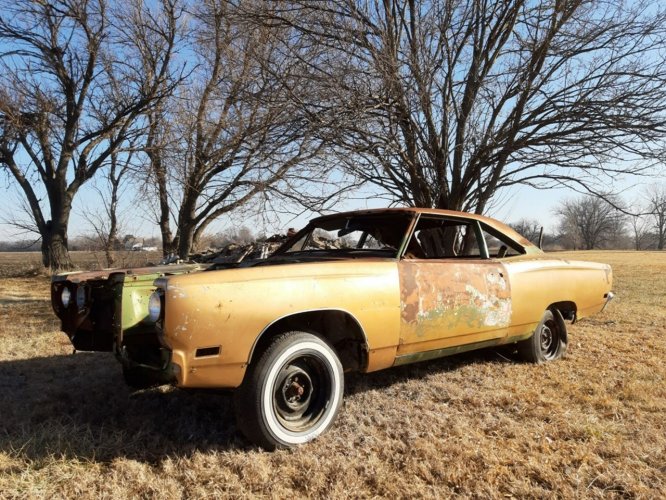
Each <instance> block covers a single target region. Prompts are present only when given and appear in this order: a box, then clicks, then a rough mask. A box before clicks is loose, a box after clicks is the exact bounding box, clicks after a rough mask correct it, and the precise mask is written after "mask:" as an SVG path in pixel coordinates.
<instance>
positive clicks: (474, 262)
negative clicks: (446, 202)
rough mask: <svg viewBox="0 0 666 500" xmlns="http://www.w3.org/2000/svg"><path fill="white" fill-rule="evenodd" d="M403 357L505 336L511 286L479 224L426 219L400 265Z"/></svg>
mask: <svg viewBox="0 0 666 500" xmlns="http://www.w3.org/2000/svg"><path fill="white" fill-rule="evenodd" d="M398 267H399V277H400V306H401V324H400V345H399V347H398V355H404V354H410V353H419V352H425V351H431V350H436V349H442V348H449V347H456V346H462V345H466V344H473V343H477V342H484V341H488V340H492V339H497V338H500V337H504V336H506V334H507V332H508V328H509V326H510V324H511V286H510V283H509V277H508V273H507V272H506V269H505V267H504V264H502V262H500V261H499V260H494V259H490V258H489V257H488V249H487V247H486V245H485V241H484V239H483V235H482V232H481V228H480V225H479V223H478V222H477V221H476V220H474V219H465V218H462V217H460V218H458V217H448V216H435V215H425V214H423V215H421V217H420V218H419V221H418V223H417V224H416V227H415V229H414V233H413V235H412V237H411V239H410V241H409V243H408V245H407V247H406V250H405V253H404V256H403V258H402V259H401V260H400V261H399V263H398Z"/></svg>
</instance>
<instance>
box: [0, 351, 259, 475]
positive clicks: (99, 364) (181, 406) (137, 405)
mask: <svg viewBox="0 0 666 500" xmlns="http://www.w3.org/2000/svg"><path fill="white" fill-rule="evenodd" d="M231 403H232V402H231V395H230V393H224V392H221V391H215V392H213V391H193V390H190V391H185V390H179V389H175V388H171V387H168V386H163V387H158V388H154V389H149V390H144V391H138V392H134V393H132V392H131V390H130V389H128V388H127V386H126V385H125V382H124V381H123V378H122V374H121V369H120V365H119V364H118V363H117V362H116V361H115V359H114V358H113V355H111V354H109V353H78V354H76V355H69V356H52V357H41V358H32V359H26V360H17V361H1V362H0V408H1V409H2V410H1V411H0V451H4V452H6V453H9V454H10V455H18V457H19V458H27V459H30V460H41V459H47V458H49V457H52V456H57V457H60V456H63V457H67V458H76V459H80V460H96V461H111V460H113V459H115V458H120V457H127V458H132V459H136V460H141V461H148V462H153V461H156V460H159V459H161V458H164V457H165V456H167V455H176V456H182V455H188V454H192V453H194V452H196V451H197V450H210V449H218V450H219V449H229V448H237V447H245V446H246V443H245V441H244V440H242V439H241V438H240V437H239V436H238V434H237V432H236V425H235V423H234V418H233V411H232V404H231Z"/></svg>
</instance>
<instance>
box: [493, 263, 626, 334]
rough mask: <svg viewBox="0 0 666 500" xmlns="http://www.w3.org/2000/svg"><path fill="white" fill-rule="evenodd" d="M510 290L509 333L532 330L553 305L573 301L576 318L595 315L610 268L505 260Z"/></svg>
mask: <svg viewBox="0 0 666 500" xmlns="http://www.w3.org/2000/svg"><path fill="white" fill-rule="evenodd" d="M504 263H505V265H506V268H507V271H508V273H509V277H510V281H511V290H512V303H513V311H512V328H513V330H514V331H513V332H512V333H520V332H521V331H522V332H525V333H526V332H528V331H532V330H533V329H534V328H535V327H536V325H537V324H538V322H539V321H540V319H541V316H542V315H543V312H544V311H545V310H546V309H547V308H548V307H549V306H550V305H552V304H554V303H557V302H573V303H575V305H576V310H577V312H576V317H577V318H578V319H580V318H583V317H585V316H589V315H591V314H594V313H596V312H599V311H600V310H601V309H602V308H603V306H604V303H605V295H606V294H607V293H608V292H610V290H611V287H612V282H613V275H612V271H611V267H610V266H609V265H607V264H599V263H595V262H581V261H573V260H565V259H555V258H552V257H550V256H544V257H540V258H532V259H524V258H523V259H520V258H519V259H516V260H512V259H506V260H505V261H504Z"/></svg>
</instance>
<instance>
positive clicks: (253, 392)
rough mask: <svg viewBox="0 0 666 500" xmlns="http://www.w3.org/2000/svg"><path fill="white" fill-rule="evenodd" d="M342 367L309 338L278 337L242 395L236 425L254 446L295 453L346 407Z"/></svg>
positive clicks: (253, 366) (245, 383) (327, 349)
mask: <svg viewBox="0 0 666 500" xmlns="http://www.w3.org/2000/svg"><path fill="white" fill-rule="evenodd" d="M343 392H344V376H343V372H342V365H341V363H340V360H339V359H338V356H337V354H336V353H335V351H334V350H333V348H332V347H331V346H329V345H328V344H327V343H326V342H325V341H324V340H322V339H320V338H319V337H317V336H315V335H312V334H310V333H306V332H288V333H285V334H282V335H279V336H278V337H276V338H275V339H274V340H273V341H272V342H271V343H270V345H269V346H268V347H267V348H266V349H265V350H264V352H263V353H262V354H261V355H260V357H259V359H258V360H257V361H256V362H254V363H252V364H251V365H250V366H249V368H248V373H247V374H246V375H245V380H244V381H243V384H242V385H241V387H239V388H238V389H237V390H236V394H235V410H236V422H237V425H238V427H239V429H240V430H241V431H242V432H243V434H244V435H245V436H246V437H247V438H248V439H249V440H250V441H252V442H254V443H256V444H258V445H260V446H262V447H264V448H267V449H274V448H290V447H293V446H296V445H298V444H302V443H306V442H308V441H311V440H312V439H314V438H316V437H317V436H319V435H320V434H322V433H323V432H325V431H326V430H327V429H329V428H330V427H331V425H332V424H333V422H334V421H335V417H336V416H337V414H338V411H339V409H340V406H341V404H342V395H343Z"/></svg>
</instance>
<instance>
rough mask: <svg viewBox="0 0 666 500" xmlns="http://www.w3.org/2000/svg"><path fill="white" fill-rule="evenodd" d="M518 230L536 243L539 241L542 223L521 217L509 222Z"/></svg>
mask: <svg viewBox="0 0 666 500" xmlns="http://www.w3.org/2000/svg"><path fill="white" fill-rule="evenodd" d="M509 225H510V226H511V227H512V228H513V229H514V230H515V231H516V232H518V233H519V234H521V235H523V236H524V237H525V238H527V239H528V240H530V241H531V242H532V243H534V244H535V245H536V244H538V243H539V235H540V234H541V227H542V225H541V224H540V223H539V221H537V220H534V219H520V220H518V221H516V222H512V223H511V224H509Z"/></svg>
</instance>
